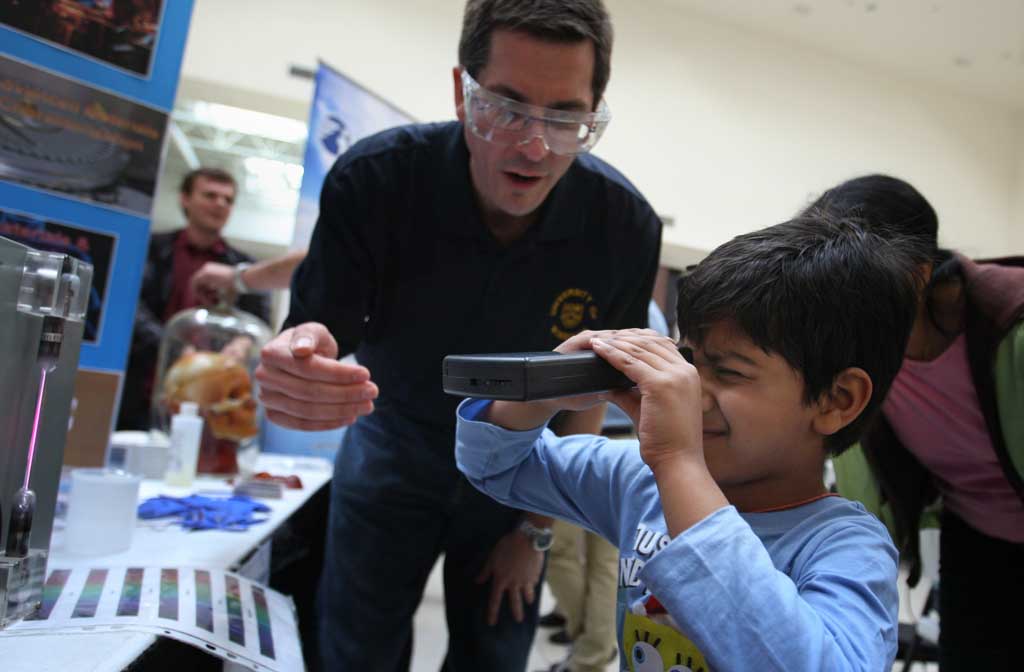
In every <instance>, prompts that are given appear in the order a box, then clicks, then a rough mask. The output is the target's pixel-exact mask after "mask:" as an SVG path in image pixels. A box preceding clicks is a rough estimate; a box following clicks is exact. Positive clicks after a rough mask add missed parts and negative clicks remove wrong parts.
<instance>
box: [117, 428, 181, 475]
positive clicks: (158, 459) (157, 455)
mask: <svg viewBox="0 0 1024 672" xmlns="http://www.w3.org/2000/svg"><path fill="white" fill-rule="evenodd" d="M168 449H169V442H168V439H167V437H166V436H165V435H163V434H161V433H159V432H138V431H131V430H127V431H120V432H114V433H113V435H112V436H111V437H110V448H109V449H108V451H107V467H108V468H110V469H123V470H124V471H127V472H128V473H129V474H138V475H139V476H142V477H143V478H154V479H161V478H163V477H164V474H166V473H167V452H168Z"/></svg>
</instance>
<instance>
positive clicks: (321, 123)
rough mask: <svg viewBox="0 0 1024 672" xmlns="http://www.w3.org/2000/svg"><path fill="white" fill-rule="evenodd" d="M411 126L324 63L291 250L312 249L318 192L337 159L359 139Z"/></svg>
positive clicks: (402, 114)
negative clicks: (311, 242) (311, 238)
mask: <svg viewBox="0 0 1024 672" xmlns="http://www.w3.org/2000/svg"><path fill="white" fill-rule="evenodd" d="M413 121H415V120H414V119H413V118H412V117H411V116H409V115H408V114H406V113H405V112H403V111H402V110H400V109H398V108H397V107H395V106H394V105H392V104H391V103H389V102H387V101H386V100H384V99H383V98H381V97H380V96H378V95H377V94H375V93H373V92H372V91H370V90H369V89H367V88H365V87H363V86H362V85H360V84H357V83H356V82H354V81H352V80H351V79H349V78H348V77H346V76H345V75H343V74H341V73H340V72H338V71H337V70H335V69H334V68H332V67H330V66H329V65H326V64H325V63H320V67H319V68H318V69H317V72H316V90H315V92H314V93H313V104H312V105H311V106H310V111H309V139H308V140H307V141H306V155H305V158H304V159H303V173H302V186H301V188H300V189H299V209H298V212H297V214H296V217H295V233H294V235H293V236H292V247H293V248H304V247H306V246H308V245H309V239H310V237H311V236H312V235H313V226H314V225H315V224H316V218H317V215H318V214H319V213H320V188H321V187H322V186H323V183H324V178H325V177H327V171H328V170H330V169H331V166H332V165H334V162H335V160H337V158H338V157H339V156H341V155H342V154H343V153H344V152H345V150H346V149H348V148H349V147H350V146H351V145H352V144H353V143H354V142H356V141H357V140H361V139H363V138H365V137H366V136H368V135H373V134H374V133H377V132H379V131H383V130H385V129H387V128H392V127H394V126H402V125H404V124H411V123H412V122H413Z"/></svg>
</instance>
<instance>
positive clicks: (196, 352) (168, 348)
mask: <svg viewBox="0 0 1024 672" xmlns="http://www.w3.org/2000/svg"><path fill="white" fill-rule="evenodd" d="M271 336H272V334H271V331H270V328H269V327H268V326H267V325H266V323H265V322H263V321H262V320H260V319H259V318H258V317H256V316H254V315H251V314H250V313H246V312H244V311H241V310H238V309H237V308H232V307H231V306H229V305H228V304H226V303H221V304H219V305H218V306H216V307H215V308H193V309H191V310H185V311H182V312H180V313H178V314H176V315H175V316H174V317H172V318H171V319H170V320H169V321H168V322H167V324H166V325H165V326H164V336H163V339H162V340H161V342H160V352H159V354H158V356H157V379H156V385H155V386H154V388H153V407H152V416H153V418H152V419H153V422H152V425H151V426H152V427H153V429H156V430H159V431H162V432H165V433H169V431H170V424H171V418H172V417H173V416H174V415H175V414H176V413H177V412H178V409H179V408H180V406H181V404H182V403H183V402H186V401H191V402H195V403H196V404H198V405H199V415H201V416H202V417H203V419H204V420H205V421H206V422H205V429H204V432H203V439H202V443H201V445H200V448H199V466H198V472H199V473H201V474H223V475H229V474H235V473H237V472H238V463H237V460H236V455H237V452H238V450H239V449H245V448H247V447H249V446H250V445H255V444H256V443H257V441H256V439H257V436H258V434H259V407H258V404H257V402H256V398H257V395H256V388H255V383H254V381H253V377H252V374H253V371H254V370H255V369H256V366H257V365H258V364H259V359H260V349H261V348H262V347H263V346H264V345H265V344H266V343H267V341H269V340H270V338H271Z"/></svg>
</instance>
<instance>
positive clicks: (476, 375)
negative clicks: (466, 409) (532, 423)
mask: <svg viewBox="0 0 1024 672" xmlns="http://www.w3.org/2000/svg"><path fill="white" fill-rule="evenodd" d="M442 384H443V386H444V391H445V392H447V393H448V394H454V395H457V396H460V397H476V398H481V399H505V400H508V401H533V400H536V399H552V398H555V397H568V396H572V395H576V394H588V393H591V392H603V391H605V390H611V389H616V388H629V387H633V381H631V380H630V379H629V378H627V377H626V375H625V374H623V373H622V372H621V371H619V370H617V369H616V368H614V367H613V366H612V365H611V364H609V363H608V362H606V361H604V360H603V359H601V358H600V357H598V356H597V355H595V354H594V353H593V352H590V351H584V352H573V353H569V354H564V355H563V354H561V353H559V352H550V351H549V352H511V353H501V354H494V355H448V356H447V357H445V358H444V363H443V375H442Z"/></svg>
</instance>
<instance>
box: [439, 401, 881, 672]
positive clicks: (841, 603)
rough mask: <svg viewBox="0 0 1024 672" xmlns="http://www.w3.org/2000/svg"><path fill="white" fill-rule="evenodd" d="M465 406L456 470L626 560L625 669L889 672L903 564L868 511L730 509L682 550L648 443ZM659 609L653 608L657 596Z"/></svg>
mask: <svg viewBox="0 0 1024 672" xmlns="http://www.w3.org/2000/svg"><path fill="white" fill-rule="evenodd" d="M487 403H489V402H486V401H472V400H471V401H466V402H463V403H462V405H461V406H459V410H458V429H457V437H456V448H455V458H456V462H457V464H458V466H459V469H461V470H462V472H463V473H465V474H466V476H467V478H468V479H469V480H470V482H472V483H473V485H474V486H476V487H477V488H479V489H480V490H482V491H483V492H485V493H487V494H488V495H490V496H491V497H494V498H495V499H496V500H498V501H500V502H502V503H504V504H507V505H509V506H513V507H516V508H521V509H526V510H529V511H534V512H536V513H540V514H544V515H548V516H554V517H557V518H561V519H563V520H567V521H569V522H572V523H575V524H577V525H580V526H582V527H585V528H587V529H590V530H592V531H594V532H596V533H597V534H600V535H601V536H603V537H605V538H606V539H608V540H609V541H610V542H611V543H613V544H615V545H616V546H617V547H618V548H619V553H620V560H619V599H618V626H619V645H620V651H621V653H622V655H621V657H620V663H621V669H622V670H630V671H631V672H669V671H671V672H686V671H687V670H691V671H692V672H699V671H700V670H703V672H711V670H715V671H717V672H724V671H731V670H741V671H742V670H785V671H786V672H803V671H806V672H811V671H814V672H819V671H822V672H824V671H827V672H842V671H844V670H864V671H868V670H870V671H871V672H882V671H886V672H887V671H888V670H889V669H890V668H891V667H892V662H893V659H894V658H895V656H896V634H897V620H896V618H897V611H898V604H899V598H898V594H897V588H896V572H897V554H896V549H895V548H894V547H893V544H892V541H891V540H890V538H889V535H888V532H886V530H885V527H884V526H883V525H882V524H881V523H880V522H879V521H878V520H877V519H876V518H875V517H874V516H872V515H871V514H869V513H867V512H866V511H865V510H864V508H863V507H862V506H861V505H860V504H857V503H854V502H850V501H848V500H845V499H842V498H840V497H826V498H824V499H819V500H817V501H814V502H812V503H810V504H806V505H803V506H799V507H795V508H791V509H786V510H783V511H777V512H771V513H744V514H741V513H738V512H737V511H736V509H735V508H734V507H731V506H728V507H724V508H721V509H719V510H717V511H715V512H714V513H712V514H710V515H709V516H708V517H706V518H704V519H703V520H702V521H700V522H699V523H697V524H696V525H694V526H693V527H691V528H690V529H688V530H686V531H684V532H683V533H682V534H680V535H678V536H677V537H676V538H675V539H672V538H670V537H669V535H668V531H667V529H666V526H665V520H664V516H663V514H662V509H661V501H660V499H659V496H658V490H657V488H656V486H655V482H654V475H653V473H652V472H651V470H650V468H649V467H648V466H647V465H646V464H644V463H643V461H642V460H641V458H640V452H639V445H638V444H637V442H636V441H611V440H609V439H606V438H604V437H599V436H591V435H577V436H569V437H563V438H560V437H557V436H555V434H554V433H552V432H551V431H550V430H548V429H545V428H538V429H535V430H530V431H525V432H513V431H509V430H506V429H502V428H500V427H497V426H495V425H491V424H488V423H484V422H480V421H477V420H476V418H477V417H478V415H479V414H480V412H481V411H482V410H483V408H484V406H485V405H486V404H487ZM652 595H653V596H654V598H656V599H651V596H652Z"/></svg>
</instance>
